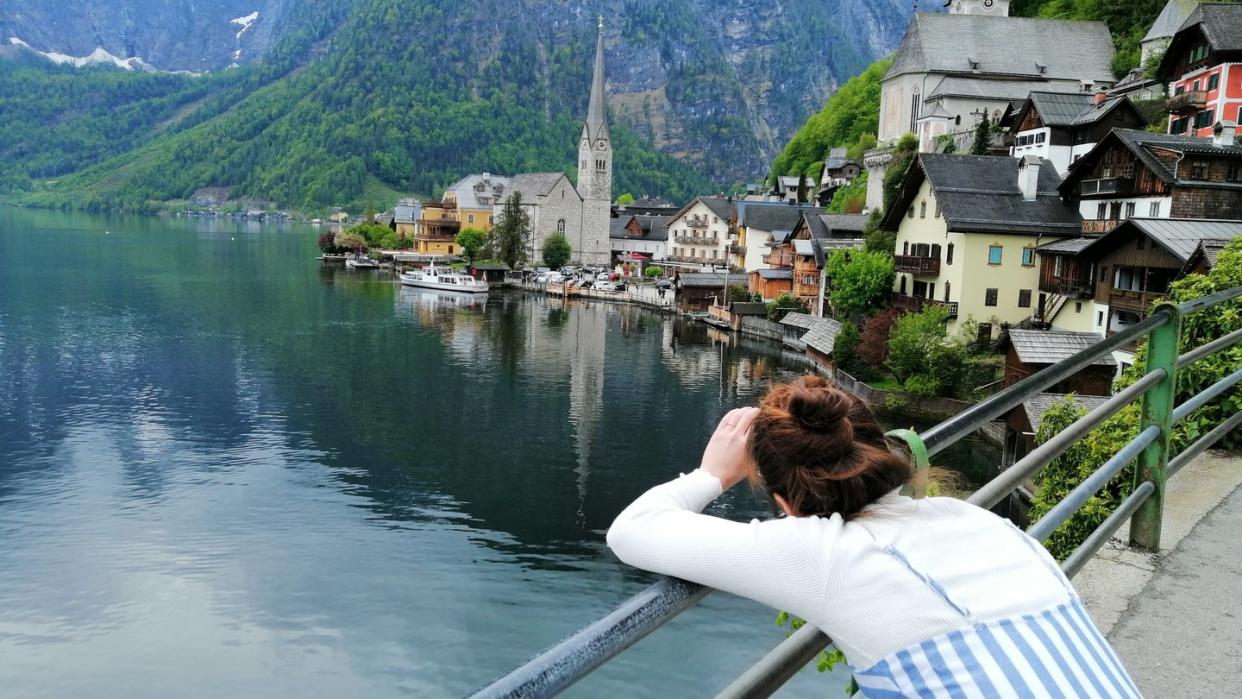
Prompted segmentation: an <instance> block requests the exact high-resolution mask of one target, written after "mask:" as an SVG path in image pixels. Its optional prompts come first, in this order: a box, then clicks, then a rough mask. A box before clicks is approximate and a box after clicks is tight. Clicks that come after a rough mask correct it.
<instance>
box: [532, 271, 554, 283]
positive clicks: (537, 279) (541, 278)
mask: <svg viewBox="0 0 1242 699" xmlns="http://www.w3.org/2000/svg"><path fill="white" fill-rule="evenodd" d="M550 278H552V273H551V272H544V273H543V274H540V275H539V276H537V277H535V283H536V284H547V283H548V279H550Z"/></svg>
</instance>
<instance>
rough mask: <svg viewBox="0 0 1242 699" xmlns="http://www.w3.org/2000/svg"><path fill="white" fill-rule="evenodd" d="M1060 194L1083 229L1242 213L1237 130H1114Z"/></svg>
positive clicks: (1229, 216)
mask: <svg viewBox="0 0 1242 699" xmlns="http://www.w3.org/2000/svg"><path fill="white" fill-rule="evenodd" d="M1060 191H1061V195H1062V196H1063V197H1064V198H1065V199H1066V201H1068V202H1070V203H1071V204H1073V205H1074V206H1075V207H1077V209H1078V211H1079V213H1080V214H1081V216H1082V219H1083V224H1082V231H1083V233H1084V234H1086V235H1099V234H1103V233H1107V232H1109V231H1111V230H1112V229H1114V228H1116V227H1117V226H1118V225H1119V224H1120V223H1121V222H1122V221H1125V220H1127V219H1130V218H1136V217H1141V218H1213V219H1237V218H1242V145H1238V143H1237V142H1236V138H1235V136H1234V131H1233V129H1232V127H1224V126H1222V128H1221V130H1220V132H1219V133H1217V134H1215V135H1214V136H1213V137H1212V138H1198V137H1190V136H1171V135H1168V134H1153V133H1148V132H1146V131H1135V130H1133V129H1114V130H1112V131H1111V132H1110V133H1109V134H1108V135H1107V136H1105V137H1104V140H1102V141H1100V143H1099V144H1098V145H1097V146H1096V147H1095V148H1093V149H1091V151H1090V152H1089V153H1087V154H1086V155H1084V156H1083V157H1081V158H1079V159H1078V161H1077V162H1075V163H1074V164H1073V165H1072V166H1071V167H1070V171H1069V173H1068V174H1067V175H1066V176H1065V180H1064V181H1063V182H1062V183H1061V186H1060Z"/></svg>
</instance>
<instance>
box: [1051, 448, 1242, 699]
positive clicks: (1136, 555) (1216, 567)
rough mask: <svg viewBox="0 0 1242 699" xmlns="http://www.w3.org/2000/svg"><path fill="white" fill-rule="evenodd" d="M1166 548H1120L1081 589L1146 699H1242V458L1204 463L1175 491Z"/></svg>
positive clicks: (1114, 546) (1078, 582) (1098, 562)
mask: <svg viewBox="0 0 1242 699" xmlns="http://www.w3.org/2000/svg"><path fill="white" fill-rule="evenodd" d="M1126 531H1127V527H1124V526H1123V528H1122V529H1121V530H1120V531H1119V532H1118V533H1119V534H1125V532H1126ZM1161 543H1162V544H1164V546H1165V547H1167V548H1163V549H1162V550H1161V552H1160V553H1159V554H1144V553H1140V552H1136V551H1131V550H1129V549H1126V548H1125V547H1124V545H1123V544H1122V543H1121V542H1120V541H1118V540H1114V541H1113V542H1112V543H1111V544H1110V545H1109V546H1108V548H1106V549H1105V550H1103V551H1101V553H1100V555H1099V556H1097V558H1096V559H1094V560H1092V561H1091V563H1089V564H1088V565H1087V566H1086V567H1085V568H1084V569H1083V571H1082V572H1081V573H1080V574H1079V575H1078V576H1077V577H1076V578H1075V580H1074V583H1075V586H1076V587H1077V588H1078V589H1079V591H1080V592H1081V593H1082V594H1083V597H1084V599H1085V600H1086V602H1087V606H1088V608H1089V609H1090V610H1091V612H1092V614H1093V616H1095V618H1096V620H1097V622H1098V623H1099V625H1100V627H1101V630H1103V631H1104V632H1105V633H1106V634H1107V635H1108V638H1109V640H1110V641H1111V642H1112V644H1113V647H1114V648H1115V649H1116V651H1117V654H1118V655H1120V656H1121V659H1122V660H1123V661H1124V662H1125V665H1126V668H1127V669H1128V670H1129V671H1130V674H1131V675H1132V676H1133V677H1134V680H1135V682H1136V683H1137V684H1138V686H1139V689H1141V690H1142V691H1143V693H1144V695H1145V696H1147V697H1210V696H1242V690H1239V683H1240V682H1242V458H1240V457H1231V456H1226V455H1222V454H1219V453H1217V454H1214V455H1213V454H1208V455H1204V456H1202V457H1200V458H1199V459H1196V461H1195V462H1193V463H1191V464H1190V465H1188V466H1187V467H1186V468H1185V469H1184V470H1183V471H1182V472H1181V473H1179V474H1178V475H1177V476H1176V477H1175V478H1174V479H1173V480H1172V481H1171V482H1170V484H1169V490H1168V495H1167V498H1166V510H1165V528H1164V534H1163V536H1162V542H1161Z"/></svg>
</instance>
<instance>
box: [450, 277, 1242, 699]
mask: <svg viewBox="0 0 1242 699" xmlns="http://www.w3.org/2000/svg"><path fill="white" fill-rule="evenodd" d="M1238 297H1242V287H1237V288H1234V289H1229V290H1226V291H1221V292H1218V293H1215V294H1212V295H1210V296H1206V297H1204V298H1201V299H1197V300H1195V301H1190V302H1188V303H1183V304H1181V305H1173V304H1169V303H1161V304H1158V305H1157V306H1156V307H1155V309H1154V310H1153V311H1152V313H1151V314H1150V315H1149V316H1148V317H1147V318H1146V319H1144V320H1143V321H1141V322H1139V323H1136V324H1134V325H1133V326H1131V327H1129V328H1127V329H1126V330H1124V331H1122V332H1119V333H1117V334H1115V335H1112V336H1109V337H1107V338H1105V339H1104V340H1103V341H1101V342H1100V343H1098V344H1096V345H1094V346H1092V347H1089V348H1087V349H1085V350H1083V351H1081V352H1079V353H1077V354H1075V355H1074V356H1072V357H1070V358H1069V359H1066V360H1064V361H1062V362H1059V363H1057V364H1054V365H1052V366H1050V367H1048V368H1046V369H1043V370H1042V371H1039V372H1037V373H1035V374H1032V375H1031V376H1028V377H1026V378H1025V379H1023V380H1021V381H1019V382H1018V383H1016V384H1014V385H1012V386H1010V387H1008V388H1006V389H1005V390H1003V391H1001V392H999V393H997V394H996V395H994V396H992V397H991V398H989V399H987V400H985V401H983V402H981V403H977V404H975V405H974V406H971V407H970V408H968V409H966V410H964V411H962V412H961V413H958V414H957V415H955V416H953V417H952V418H950V419H948V420H946V421H944V422H942V423H940V424H938V425H936V426H935V427H932V428H931V429H929V430H927V431H926V432H925V433H924V434H922V435H919V434H916V433H915V432H913V431H910V430H896V431H894V432H890V433H889V436H890V437H892V438H894V439H900V440H902V441H904V442H906V444H907V445H908V447H909V448H910V453H911V457H912V459H913V461H914V463H915V466H916V474H918V475H916V477H915V479H914V482H913V483H912V491H911V492H910V494H912V495H913V496H914V497H920V496H921V495H922V493H921V489H922V487H923V484H924V478H923V474H924V472H925V469H926V467H927V464H928V463H929V460H930V458H931V457H932V456H934V455H936V454H938V453H940V452H942V451H944V450H945V449H947V448H949V447H950V446H952V445H953V444H955V443H956V442H958V441H959V440H961V439H963V438H964V437H966V436H967V435H970V434H971V433H973V432H974V431H975V430H977V429H979V428H980V427H983V426H984V425H985V424H987V423H989V422H991V421H993V420H996V419H998V418H1000V417H1001V416H1003V415H1005V414H1006V413H1008V412H1009V411H1010V410H1013V409H1014V408H1016V407H1018V406H1019V405H1021V404H1022V403H1023V401H1025V400H1026V399H1027V398H1029V397H1030V396H1032V395H1034V394H1035V393H1039V392H1041V391H1043V390H1045V389H1047V388H1048V387H1050V386H1052V385H1054V384H1057V383H1059V382H1061V381H1064V380H1065V379H1067V378H1069V377H1070V376H1073V375H1074V374H1076V373H1078V372H1079V371H1081V370H1083V369H1085V368H1086V367H1088V366H1091V365H1092V364H1093V363H1094V362H1095V361H1096V360H1097V359H1099V358H1100V357H1102V356H1104V355H1106V354H1109V353H1111V352H1113V351H1115V350H1117V349H1119V348H1120V347H1122V346H1124V345H1127V344H1129V343H1131V342H1132V341H1134V340H1137V339H1141V338H1143V337H1146V336H1149V335H1150V339H1149V341H1148V353H1147V364H1146V367H1145V369H1146V371H1145V373H1144V375H1143V376H1142V377H1140V378H1139V379H1138V380H1136V381H1135V382H1134V383H1133V384H1131V385H1130V386H1128V387H1126V388H1124V389H1122V390H1121V391H1118V392H1117V393H1116V394H1115V395H1113V396H1112V397H1110V398H1109V399H1108V400H1106V401H1105V402H1104V403H1102V404H1100V405H1098V406H1097V407H1095V408H1094V409H1092V410H1091V411H1090V412H1088V413H1086V414H1085V415H1083V416H1082V417H1080V418H1079V419H1078V420H1077V421H1075V422H1074V423H1073V424H1071V425H1070V426H1069V427H1067V428H1065V429H1064V430H1061V431H1060V432H1058V433H1057V434H1056V435H1054V436H1052V437H1051V438H1050V439H1049V440H1048V441H1046V442H1044V443H1043V444H1040V445H1039V446H1037V447H1036V448H1035V449H1033V450H1032V451H1031V452H1030V453H1028V454H1027V455H1026V456H1024V457H1023V458H1022V459H1020V460H1019V461H1017V462H1016V463H1014V464H1013V465H1012V466H1010V467H1009V468H1008V469H1006V470H1005V471H1004V472H1002V473H1001V474H1000V475H999V476H997V477H996V478H994V479H992V480H991V481H990V482H988V483H987V484H986V485H984V486H983V487H982V488H980V489H979V490H977V491H976V492H975V493H974V494H972V495H971V496H970V497H969V498H967V502H970V503H972V504H975V505H978V506H980V507H984V508H990V507H992V506H994V505H996V504H997V503H998V502H1000V501H1001V500H1002V499H1004V498H1005V497H1007V496H1008V495H1009V494H1010V493H1012V492H1013V491H1014V490H1015V489H1017V488H1018V486H1019V485H1021V484H1022V483H1023V482H1025V481H1026V480H1027V479H1029V478H1031V477H1032V476H1034V475H1035V474H1037V473H1038V472H1039V471H1040V470H1041V469H1042V468H1043V467H1044V466H1046V465H1047V464H1048V463H1049V462H1050V461H1051V460H1052V459H1054V458H1056V457H1057V456H1059V455H1060V454H1061V453H1062V452H1064V451H1065V450H1066V449H1068V448H1069V447H1070V446H1072V445H1073V444H1074V443H1075V442H1076V441H1077V440H1079V439H1081V438H1082V437H1083V436H1084V435H1086V434H1087V433H1088V432H1090V431H1091V430H1092V429H1094V428H1095V427H1096V426H1098V425H1099V424H1100V423H1101V422H1102V421H1103V420H1105V419H1106V418H1108V417H1109V416H1111V415H1113V414H1114V413H1116V412H1117V411H1118V410H1120V409H1121V408H1123V407H1125V406H1127V405H1129V404H1131V403H1133V402H1136V401H1142V420H1141V423H1140V425H1139V428H1140V429H1139V432H1138V435H1137V436H1136V437H1135V438H1134V439H1132V440H1131V441H1130V442H1129V443H1128V444H1126V445H1125V446H1124V447H1122V448H1121V449H1120V450H1119V451H1118V452H1117V453H1116V454H1115V455H1114V456H1113V457H1112V458H1110V459H1109V460H1108V461H1107V462H1106V463H1105V464H1104V465H1102V466H1101V467H1100V468H1099V469H1097V470H1096V471H1095V473H1093V474H1092V475H1091V476H1089V477H1088V478H1087V479H1086V480H1084V481H1083V482H1082V483H1081V484H1080V485H1079V486H1078V487H1076V488H1074V490H1072V491H1071V492H1070V493H1069V494H1068V495H1066V497H1065V498H1064V499H1062V501H1061V502H1060V503H1059V504H1057V505H1056V506H1054V507H1053V508H1052V509H1051V510H1050V511H1049V512H1048V513H1047V514H1045V515H1044V516H1043V517H1042V518H1040V520H1039V521H1038V522H1036V523H1035V524H1033V525H1031V527H1030V528H1028V530H1027V531H1028V533H1029V534H1031V536H1033V537H1035V538H1036V539H1039V540H1041V541H1042V540H1045V539H1047V538H1048V537H1049V536H1050V535H1051V534H1052V532H1053V531H1055V530H1056V528H1057V527H1059V526H1060V525H1061V524H1062V523H1063V522H1065V521H1066V520H1067V519H1069V518H1070V517H1071V516H1072V515H1073V514H1075V513H1076V512H1077V511H1078V510H1079V509H1080V508H1081V507H1082V506H1083V504H1084V503H1086V502H1087V500H1088V499H1090V498H1091V496H1092V495H1094V494H1095V493H1096V492H1097V491H1098V490H1099V489H1100V488H1102V487H1104V485H1106V484H1107V483H1108V482H1109V481H1110V480H1112V478H1114V477H1115V476H1116V474H1118V473H1120V472H1121V470H1122V469H1124V468H1125V467H1126V466H1127V465H1128V464H1129V463H1131V462H1133V461H1135V460H1136V459H1137V461H1138V468H1137V471H1136V476H1135V486H1134V488H1133V490H1132V491H1131V492H1130V493H1129V495H1127V496H1126V498H1125V499H1123V500H1122V501H1121V503H1120V504H1119V505H1118V507H1117V509H1116V510H1115V511H1114V512H1113V513H1112V514H1111V515H1110V516H1109V517H1108V518H1107V519H1105V520H1104V521H1103V522H1102V523H1101V524H1100V525H1099V526H1098V527H1097V528H1096V529H1095V531H1094V532H1093V533H1092V534H1091V535H1090V536H1088V537H1087V539H1086V540H1085V541H1084V542H1083V543H1082V544H1081V545H1079V547H1078V548H1077V549H1075V550H1074V551H1073V552H1072V553H1071V554H1070V555H1069V557H1067V558H1066V559H1065V561H1063V562H1062V564H1061V568H1062V569H1063V570H1064V571H1065V573H1066V575H1069V576H1073V575H1074V574H1075V573H1077V572H1078V571H1079V570H1080V569H1081V568H1082V566H1083V565H1085V564H1086V562H1087V561H1088V560H1090V559H1091V557H1092V556H1093V555H1094V554H1095V552H1096V551H1097V550H1098V549H1099V548H1100V547H1101V546H1103V545H1104V543H1105V542H1107V541H1108V540H1109V538H1110V537H1112V535H1113V533H1114V532H1116V531H1117V529H1119V528H1120V527H1121V525H1122V524H1123V523H1124V522H1125V521H1126V520H1127V519H1129V520H1130V522H1131V524H1130V543H1131V544H1132V545H1135V546H1139V547H1142V548H1146V549H1150V550H1157V549H1158V548H1159V545H1160V528H1161V519H1162V513H1163V508H1164V488H1165V483H1166V481H1167V480H1168V478H1169V477H1171V476H1172V475H1173V474H1175V473H1177V471H1178V470H1179V469H1181V468H1182V467H1183V466H1185V464H1186V463H1187V462H1189V461H1190V460H1191V459H1193V458H1194V457H1195V456H1197V455H1199V454H1200V453H1202V452H1203V451H1204V450H1206V449H1207V448H1209V447H1211V446H1212V445H1213V444H1215V443H1216V442H1218V441H1219V440H1220V439H1222V438H1223V437H1224V436H1225V435H1226V434H1228V433H1229V432H1230V431H1231V430H1233V429H1235V428H1237V427H1238V426H1239V425H1242V411H1239V412H1238V413H1236V414H1234V415H1232V416H1230V417H1228V418H1226V419H1225V420H1224V421H1223V422H1222V423H1221V424H1219V425H1217V426H1216V427H1215V428H1213V429H1212V430H1211V431H1209V432H1208V433H1206V434H1204V435H1203V436H1201V437H1199V439H1198V440H1197V441H1195V442H1194V443H1193V444H1191V445H1190V446H1188V447H1186V448H1185V449H1184V450H1182V452H1181V453H1179V454H1178V455H1176V456H1174V457H1172V458H1170V454H1169V437H1170V433H1171V431H1172V427H1173V425H1174V424H1176V423H1177V422H1179V421H1180V420H1182V419H1184V418H1185V417H1186V416H1188V415H1189V414H1190V413H1192V412H1194V411H1195V410H1197V409H1199V408H1201V407H1203V406H1204V405H1206V404H1207V403H1209V402H1210V401H1212V400H1213V399H1214V398H1216V397H1218V396H1221V395H1223V394H1224V393H1225V391H1227V390H1229V389H1230V388H1232V387H1234V386H1236V385H1237V384H1238V383H1239V381H1242V369H1239V370H1238V371H1235V372H1233V373H1232V374H1230V375H1228V376H1226V377H1225V378H1223V379H1221V380H1220V381H1217V382H1216V383H1215V384H1213V385H1211V386H1209V387H1208V388H1206V389H1204V390H1203V391H1201V392H1199V393H1198V394H1196V395H1195V396H1193V397H1191V398H1190V399H1189V400H1187V401H1186V402H1184V403H1183V404H1181V405H1178V406H1175V405H1174V402H1175V392H1174V387H1175V385H1176V378H1177V372H1178V370H1179V369H1182V368H1184V367H1186V366H1188V365H1189V364H1192V363H1194V362H1196V361H1199V360H1201V359H1203V358H1204V357H1207V356H1209V355H1211V354H1214V353H1216V352H1220V351H1221V350H1224V349H1226V348H1229V347H1232V346H1233V345H1235V344H1238V343H1239V342H1242V330H1238V331H1234V332H1232V333H1229V334H1228V335H1225V336H1223V337H1220V338H1217V339H1215V340H1213V341H1211V342H1209V343H1207V344H1205V345H1203V346H1201V347H1198V348H1196V349H1193V350H1190V351H1188V352H1186V353H1185V354H1183V355H1180V356H1179V355H1178V343H1179V339H1180V330H1181V319H1182V317H1183V316H1184V315H1186V314H1189V313H1194V312H1198V311H1202V310H1204V309H1206V308H1210V307H1212V306H1215V305H1217V304H1220V303H1223V302H1226V301H1229V300H1231V299H1235V298H1238ZM709 592H711V589H710V588H706V587H703V586H701V585H696V584H694V583H690V582H686V581H684V580H678V579H675V578H663V579H661V580H660V581H659V582H657V583H655V584H654V585H652V586H650V587H648V588H647V589H646V590H643V591H642V592H640V593H639V594H637V595H635V596H634V597H631V598H630V599H629V600H627V601H626V602H625V603H624V604H622V605H621V606H619V607H617V608H616V609H614V610H613V611H612V612H610V613H609V614H608V615H606V616H604V617H602V618H600V619H599V620H597V621H595V622H594V623H592V624H591V625H589V626H587V627H585V628H583V629H581V630H579V631H578V632H576V633H575V634H573V635H571V636H569V637H568V638H566V639H565V640H563V641H561V642H560V643H558V644H556V645H555V646H552V647H551V648H549V649H547V650H545V651H544V652H543V653H540V654H539V655H537V656H535V657H534V658H532V659H531V660H530V661H528V662H527V663H526V664H524V665H522V666H521V667H519V668H517V669H515V670H514V671H512V672H510V673H509V674H507V675H504V676H503V677H500V678H499V679H497V680H496V681H494V682H493V683H491V684H490V685H488V686H486V687H484V688H483V689H480V690H479V691H478V692H477V693H475V694H474V695H473V696H474V697H475V698H476V699H491V698H493V697H550V696H553V695H555V694H558V693H559V692H561V691H563V690H564V689H566V688H567V687H569V686H570V685H571V684H573V683H574V682H575V681H577V680H579V679H581V678H582V677H584V676H586V675H587V674H588V673H590V672H591V671H592V670H594V669H595V668H597V667H599V666H600V665H602V664H603V663H605V662H607V661H608V660H609V659H610V658H612V657H613V656H615V655H617V654H618V653H620V652H621V651H623V650H625V649H626V648H628V647H630V646H631V645H633V644H634V643H636V642H637V641H639V640H641V639H642V638H643V637H645V636H646V635H647V634H649V633H651V632H652V631H654V630H656V629H657V628H659V627H660V626H661V625H663V624H664V623H666V622H668V621H669V620H670V619H672V618H673V617H675V616H676V615H677V614H679V613H681V612H682V611H685V610H686V609H688V608H690V607H691V606H693V605H694V604H696V603H698V602H699V601H700V600H702V599H703V598H704V597H705V596H706V595H707V594H708V593H709ZM830 643H831V640H830V639H829V638H828V637H827V636H826V635H825V634H824V633H823V632H822V631H820V630H819V629H816V628H815V627H814V626H812V625H811V624H805V625H804V626H802V627H801V628H800V629H798V630H797V631H795V632H794V633H793V634H791V635H790V636H789V637H788V638H787V639H785V641H784V642H782V643H781V644H780V645H778V646H777V647H776V648H774V649H773V650H772V651H771V652H769V653H768V654H767V655H765V656H764V657H763V658H762V659H761V660H760V661H759V662H758V663H756V664H755V665H753V666H752V667H750V668H748V669H747V670H746V671H745V672H744V673H743V674H742V675H741V676H739V677H738V678H737V679H736V680H734V681H733V683H732V684H730V685H729V686H728V687H726V688H725V689H724V690H723V691H721V692H720V694H718V695H717V699H720V698H729V699H733V698H742V697H746V698H750V697H767V696H770V695H771V694H772V693H773V692H775V691H776V690H777V689H779V688H780V687H781V686H782V685H783V684H784V683H785V682H786V681H788V680H789V678H790V677H792V676H793V675H794V673H796V672H797V671H798V670H799V669H801V668H802V667H804V666H805V665H806V664H807V663H809V662H810V661H811V660H812V659H814V658H815V657H816V656H817V655H818V654H819V653H820V652H821V651H823V650H824V649H826V648H827V647H828V646H829V644H830Z"/></svg>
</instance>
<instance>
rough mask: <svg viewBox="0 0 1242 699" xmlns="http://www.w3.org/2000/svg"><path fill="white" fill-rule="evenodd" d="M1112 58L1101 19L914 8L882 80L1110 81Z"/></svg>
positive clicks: (1109, 37) (1108, 39)
mask: <svg viewBox="0 0 1242 699" xmlns="http://www.w3.org/2000/svg"><path fill="white" fill-rule="evenodd" d="M1112 58H1113V40H1112V37H1111V36H1110V35H1109V33H1108V27H1107V26H1105V24H1104V23H1103V22H1074V21H1068V20H1053V19H1030V18H1026V17H988V16H983V15H958V14H944V13H926V12H920V13H917V14H915V15H914V17H913V18H911V20H910V24H909V26H908V27H907V28H906V34H905V36H904V37H903V38H902V40H901V46H900V47H899V48H898V49H897V53H896V54H895V55H894V56H893V64H892V66H891V67H890V68H889V69H888V73H887V74H886V75H885V76H884V79H885V80H888V79H889V78H893V77H895V76H898V75H903V74H906V73H923V72H931V73H959V74H972V73H974V74H978V75H984V76H997V75H999V76H1008V77H1015V78H1016V77H1028V78H1034V79H1036V80H1054V79H1061V80H1091V81H1095V82H1107V83H1111V82H1112V81H1113V71H1112ZM971 61H974V62H975V65H977V68H975V67H974V66H972V64H971ZM1041 68H1042V70H1041Z"/></svg>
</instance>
